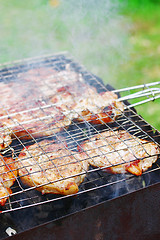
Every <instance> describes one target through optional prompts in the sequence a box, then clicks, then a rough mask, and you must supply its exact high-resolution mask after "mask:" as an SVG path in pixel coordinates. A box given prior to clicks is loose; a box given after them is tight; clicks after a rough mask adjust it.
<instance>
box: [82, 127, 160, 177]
mask: <svg viewBox="0 0 160 240" xmlns="http://www.w3.org/2000/svg"><path fill="white" fill-rule="evenodd" d="M81 150H83V151H86V153H87V154H88V155H89V156H90V161H89V162H90V164H91V165H92V166H94V167H100V168H106V171H109V172H112V173H125V172H130V173H132V174H134V175H137V176H138V175H141V174H142V172H144V171H146V170H147V169H148V168H150V167H151V166H152V164H153V163H154V162H156V160H157V158H158V154H159V153H160V150H159V147H158V146H157V145H156V144H155V143H153V142H148V141H146V140H142V139H140V138H138V137H135V136H133V135H131V134H129V133H128V132H126V131H115V132H112V131H105V132H102V133H101V134H98V135H95V136H93V137H91V138H90V140H87V141H85V142H84V143H83V144H82V145H81ZM112 165H115V166H112Z"/></svg>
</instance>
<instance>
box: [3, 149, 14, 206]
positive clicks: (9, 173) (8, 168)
mask: <svg viewBox="0 0 160 240" xmlns="http://www.w3.org/2000/svg"><path fill="white" fill-rule="evenodd" d="M16 169H17V167H16V163H15V162H14V160H13V159H12V158H9V157H8V158H7V157H3V156H2V155H1V154H0V205H1V206H4V205H5V203H6V201H7V199H8V198H9V196H10V194H12V190H11V189H10V187H11V186H12V185H13V183H14V182H15V180H16V177H17V170H16Z"/></svg>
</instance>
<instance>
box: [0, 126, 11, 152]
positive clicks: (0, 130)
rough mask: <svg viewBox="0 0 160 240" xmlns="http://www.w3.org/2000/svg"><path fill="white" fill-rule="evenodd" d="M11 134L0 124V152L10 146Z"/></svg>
mask: <svg viewBox="0 0 160 240" xmlns="http://www.w3.org/2000/svg"><path fill="white" fill-rule="evenodd" d="M11 134H12V131H11V130H10V129H9V128H7V127H6V126H5V124H2V123H0V151H1V150H3V149H5V148H6V147H8V146H9V145H10V144H11V142H12V139H11Z"/></svg>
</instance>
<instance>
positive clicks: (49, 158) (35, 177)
mask: <svg viewBox="0 0 160 240" xmlns="http://www.w3.org/2000/svg"><path fill="white" fill-rule="evenodd" d="M85 158H86V154H85V153H78V152H71V151H70V150H68V149H67V148H66V147H65V145H64V144H63V143H54V141H49V140H43V141H41V142H39V143H35V144H33V145H31V146H29V147H27V148H25V149H23V150H22V151H21V153H20V155H19V163H18V166H19V176H20V178H21V180H22V182H23V183H24V184H26V185H28V186H31V187H36V189H37V190H39V191H41V192H42V194H45V193H53V194H62V195H69V194H73V193H77V192H78V186H79V185H80V183H81V182H82V181H83V180H84V178H85V175H86V171H87V170H88V165H89V164H88V160H86V159H85Z"/></svg>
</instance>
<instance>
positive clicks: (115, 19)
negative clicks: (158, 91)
mask: <svg viewBox="0 0 160 240" xmlns="http://www.w3.org/2000/svg"><path fill="white" fill-rule="evenodd" d="M156 2H157V1H156ZM0 12H1V14H0V23H1V24H0V63H4V62H8V61H13V60H16V59H22V58H25V57H32V56H40V55H43V54H48V53H57V52H60V51H66V50H67V51H68V52H70V53H71V55H73V56H74V57H75V58H76V59H77V60H78V61H79V62H81V63H82V64H83V65H85V66H86V68H87V69H88V70H89V71H91V72H93V73H94V74H96V75H98V76H99V77H101V78H102V79H103V80H104V82H105V83H110V84H111V85H113V86H114V87H115V88H123V87H127V86H133V85H138V84H142V83H148V82H153V81H160V70H159V65H160V57H159V53H160V47H159V42H160V34H159V32H160V14H159V12H160V4H158V3H155V2H154V1H151V0H146V1H144V0H139V1H138V0H134V1H128V2H127V0H126V1H122V0H121V1H120V0H119V1H118V0H117V1H110V2H109V1H106V0H101V1H96V0H88V1H85V0H79V1H75V0H68V1H65V0H61V1H59V6H58V7H56V8H54V7H52V6H51V5H50V4H49V1H47V0H27V1H22V0H14V1H13V0H5V1H4V0H0ZM159 106H160V101H155V102H151V103H147V104H144V105H142V106H140V107H137V110H138V113H139V114H141V115H142V116H143V117H144V118H145V119H146V120H147V121H148V122H149V123H151V124H152V125H153V126H155V127H156V128H157V129H159V130H160V119H159V114H158V112H159V110H160V107H159Z"/></svg>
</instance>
